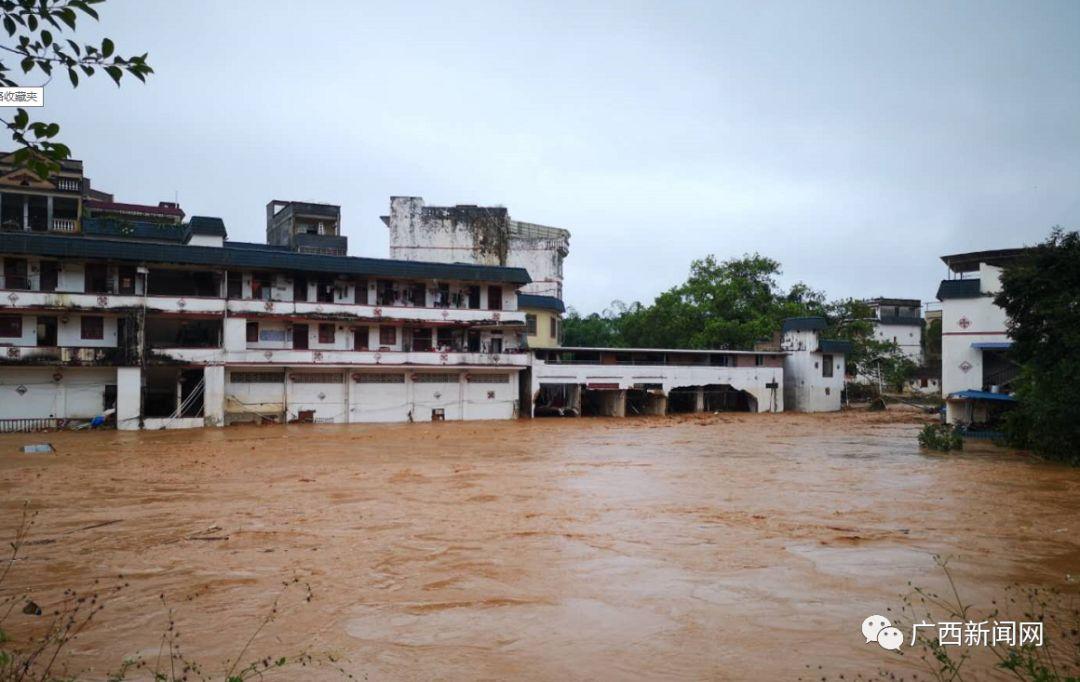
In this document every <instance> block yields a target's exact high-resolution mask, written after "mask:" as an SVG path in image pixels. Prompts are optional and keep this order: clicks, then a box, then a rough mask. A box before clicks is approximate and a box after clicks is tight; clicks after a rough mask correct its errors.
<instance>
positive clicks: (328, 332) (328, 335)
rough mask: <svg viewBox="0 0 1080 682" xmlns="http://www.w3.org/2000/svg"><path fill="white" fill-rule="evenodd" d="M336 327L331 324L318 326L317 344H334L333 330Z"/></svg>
mask: <svg viewBox="0 0 1080 682" xmlns="http://www.w3.org/2000/svg"><path fill="white" fill-rule="evenodd" d="M335 329H336V327H335V326H334V325H333V324H326V323H323V324H320V325H319V343H333V342H334V330H335Z"/></svg>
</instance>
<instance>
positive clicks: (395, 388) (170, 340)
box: [0, 205, 530, 429]
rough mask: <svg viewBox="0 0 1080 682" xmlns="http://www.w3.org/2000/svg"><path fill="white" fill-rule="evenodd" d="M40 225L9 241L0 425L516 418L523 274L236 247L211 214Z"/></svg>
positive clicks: (1, 251) (20, 229)
mask: <svg viewBox="0 0 1080 682" xmlns="http://www.w3.org/2000/svg"><path fill="white" fill-rule="evenodd" d="M126 206H129V207H130V206H134V205H126ZM143 208H154V207H143ZM79 215H82V214H81V213H79ZM33 224H34V223H25V222H24V223H17V224H16V223H12V224H10V225H9V226H8V228H7V229H4V230H0V259H2V261H3V265H4V275H3V279H2V280H0V424H5V423H8V424H10V423H15V422H17V421H18V420H34V419H39V420H45V421H53V422H59V421H62V420H67V419H91V418H93V417H95V416H99V415H103V414H114V415H115V418H116V422H117V426H118V427H119V428H121V429H136V428H179V427H194V426H203V425H207V426H216V425H222V424H227V423H233V422H266V421H273V422H286V421H311V422H327V423H329V422H333V423H344V422H366V421H409V420H412V421H428V420H432V419H434V420H439V419H505V418H510V417H513V416H514V415H515V414H516V413H517V409H518V406H517V401H518V392H519V391H518V373H519V372H520V371H521V370H522V369H523V368H524V367H526V366H527V365H528V355H527V354H526V353H525V352H524V348H525V314H524V313H523V312H521V311H520V310H518V305H517V295H518V294H517V290H518V289H519V288H520V287H522V286H524V285H526V284H528V283H529V281H530V280H529V276H528V274H527V273H526V272H525V271H524V270H523V269H521V268H513V267H500V266H484V265H471V264H453V263H423V262H403V261H393V260H387V259H370V258H356V257H348V256H341V255H325V254H321V253H305V252H302V251H300V250H299V248H298V247H302V245H300V244H295V243H294V244H292V245H284V244H282V245H270V244H253V243H243V242H232V241H230V240H228V237H227V234H226V231H225V226H224V224H223V223H222V222H221V220H219V219H216V218H205V217H198V216H195V217H192V218H191V219H190V220H189V221H188V222H180V221H176V222H170V221H160V220H159V221H145V220H139V219H137V216H135V215H128V216H126V217H122V218H121V217H117V216H113V217H104V216H103V215H99V216H98V217H93V218H91V217H83V218H81V219H80V220H79V222H78V223H76V225H75V227H74V229H70V230H69V229H67V228H66V227H65V229H64V230H62V231H52V232H49V231H39V230H36V229H31V227H28V226H32V225H33ZM334 236H338V235H334ZM342 239H343V238H342Z"/></svg>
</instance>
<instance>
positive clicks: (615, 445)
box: [0, 410, 1080, 680]
mask: <svg viewBox="0 0 1080 682" xmlns="http://www.w3.org/2000/svg"><path fill="white" fill-rule="evenodd" d="M924 419H926V418H925V417H921V416H919V415H918V414H916V413H914V412H910V411H909V412H897V411H894V410H890V412H888V413H877V414H872V413H866V412H862V413H855V412H846V413H843V414H829V415H797V414H763V415H708V416H687V417H683V418H640V419H624V420H615V419H565V420H536V421H532V422H492V423H475V422H473V423H443V424H424V425H420V424H417V425H388V426H289V427H267V428H258V427H237V428H227V429H217V430H211V429H208V430H202V431H185V432H178V431H176V432H160V431H159V432H152V433H121V432H115V431H107V432H96V433H59V434H55V433H54V434H46V435H40V434H39V435H25V434H24V435H11V434H8V435H4V436H0V490H2V492H3V496H2V503H3V510H4V514H3V520H2V524H0V532H2V533H3V537H4V539H5V542H6V539H7V538H8V537H10V534H11V533H12V532H13V530H14V528H15V526H16V524H17V519H18V516H19V509H20V507H21V504H22V501H23V500H29V501H30V504H31V506H32V508H33V509H34V510H36V511H37V512H38V515H37V520H36V523H35V525H34V527H33V532H32V535H31V537H30V540H31V544H30V545H28V546H27V547H25V548H24V552H23V558H22V559H21V560H19V561H17V562H16V563H15V565H14V567H13V569H12V571H11V573H10V575H9V577H8V579H7V581H6V584H4V585H3V586H2V587H0V589H2V590H3V592H4V593H5V594H11V593H13V592H18V591H22V590H29V591H30V593H31V594H32V596H33V599H34V600H36V601H37V602H38V603H39V604H41V605H42V606H43V607H45V608H46V609H49V608H50V607H55V606H56V605H57V604H59V603H60V600H61V597H62V592H63V590H64V589H65V588H72V589H75V590H79V591H84V592H85V591H88V590H92V589H93V587H94V580H95V579H98V580H101V581H102V583H101V584H106V583H108V584H112V582H115V580H116V576H118V575H123V576H124V578H123V579H124V581H126V582H127V583H129V585H128V587H127V588H125V589H123V590H122V591H120V592H119V593H117V594H116V596H114V597H111V598H110V599H109V601H108V603H107V608H106V609H105V610H104V611H103V612H102V613H101V614H100V616H99V620H97V622H96V623H95V624H94V625H93V627H91V628H90V629H89V630H88V631H86V632H85V634H84V635H83V636H82V637H80V638H79V639H78V640H77V641H76V642H75V643H74V645H73V646H72V648H71V651H70V657H69V659H68V670H69V671H70V672H72V673H76V674H78V675H80V676H81V677H85V678H88V679H99V678H101V677H103V676H104V674H105V672H106V671H107V670H109V669H111V668H115V667H116V666H117V665H118V664H119V662H120V661H121V660H122V659H123V658H125V657H128V656H134V655H139V654H141V655H144V656H149V657H150V658H151V660H152V659H153V657H154V655H155V653H156V652H157V649H158V645H159V642H160V637H161V634H162V633H163V632H164V631H165V628H166V621H167V612H166V609H165V607H163V606H162V604H161V601H160V598H159V595H164V596H165V598H166V601H167V602H168V603H169V605H170V606H171V607H172V608H173V610H174V613H175V619H176V622H177V624H178V628H179V630H180V632H181V633H182V639H181V641H182V643H183V650H184V652H185V654H187V655H188V656H190V657H193V658H195V659H198V660H199V661H201V662H202V663H203V665H204V667H205V668H207V669H208V670H209V671H215V670H220V669H221V665H222V661H224V660H225V659H227V658H229V657H231V656H236V654H237V653H238V652H239V651H240V649H241V648H242V647H243V644H244V642H245V641H246V640H247V638H248V637H249V635H250V634H251V632H252V631H253V630H254V629H255V627H256V626H257V625H258V623H259V622H260V620H261V619H262V618H263V617H264V616H265V615H266V614H267V613H268V612H269V609H270V608H271V604H272V603H273V601H274V598H275V596H277V595H278V594H279V593H280V584H281V582H282V581H283V580H288V579H291V578H293V577H297V578H299V579H300V580H301V582H302V583H303V582H306V583H308V584H310V586H311V590H312V594H313V598H312V600H311V601H310V602H306V601H305V600H304V599H303V596H304V593H303V591H300V590H295V589H291V590H289V591H287V592H286V593H285V594H284V596H282V597H281V602H280V613H279V617H278V618H277V620H275V621H274V622H273V623H271V624H270V625H268V626H267V627H266V629H265V630H264V631H263V632H262V634H260V636H259V638H258V639H257V640H256V641H255V643H254V644H253V645H252V648H251V649H250V650H249V652H248V656H247V657H249V658H251V657H255V656H260V655H264V654H266V655H280V654H289V653H293V652H296V651H300V650H302V649H308V650H311V651H313V652H331V653H332V654H334V655H335V656H338V657H340V658H341V661H342V665H343V666H344V667H345V668H347V669H348V670H349V671H351V672H353V673H354V674H356V675H357V677H362V676H363V675H367V676H368V677H369V679H373V680H375V679H432V678H440V679H511V678H513V679H593V680H596V679H629V678H640V679H658V678H668V679H702V678H710V679H795V678H796V677H798V676H800V675H806V674H807V672H808V669H807V666H810V668H809V671H812V672H813V673H814V674H813V675H810V677H811V678H812V679H816V677H820V676H821V675H822V674H828V675H829V676H830V679H836V677H837V676H838V675H839V674H845V675H847V678H848V679H850V677H851V676H852V675H851V674H852V673H857V672H861V673H863V674H864V675H865V674H868V673H869V674H872V673H875V672H876V671H877V670H878V669H879V668H881V667H883V666H885V667H890V668H898V667H899V668H903V667H904V666H907V665H910V664H911V661H910V659H912V658H913V657H911V656H909V657H907V659H905V658H903V657H899V656H897V655H896V654H890V653H888V652H885V651H884V650H882V649H881V648H880V647H877V646H876V645H874V644H865V643H864V641H863V639H862V638H861V636H860V632H859V628H860V624H861V623H862V620H863V619H864V618H865V617H866V616H868V615H871V614H873V613H879V612H884V611H885V610H886V609H888V608H891V609H892V610H893V611H894V612H895V610H896V609H897V608H899V607H900V606H901V601H900V595H901V594H903V593H904V592H906V591H907V590H908V587H907V586H908V581H912V582H914V583H915V584H922V585H926V586H928V587H937V586H940V585H941V584H942V582H943V576H942V574H941V571H940V570H939V569H938V568H937V567H936V566H935V564H934V561H933V559H932V555H933V554H935V553H938V554H945V555H953V556H954V557H955V558H954V559H953V560H952V563H951V566H952V567H953V569H954V571H955V574H956V576H957V579H958V581H959V582H960V584H961V586H962V587H963V589H964V590H965V591H966V593H967V594H966V596H967V597H968V599H969V600H970V601H975V602H979V601H988V600H990V599H992V598H994V597H995V595H998V594H999V593H1000V591H1001V590H1002V589H1003V588H1004V586H1005V585H1007V584H1009V583H1011V582H1013V581H1020V582H1022V583H1025V584H1032V585H1043V586H1045V585H1054V586H1058V587H1062V588H1064V589H1069V587H1070V583H1068V582H1067V579H1066V575H1067V574H1070V573H1071V574H1073V575H1078V574H1080V495H1078V493H1080V470H1075V469H1067V468H1062V467H1058V466H1053V465H1048V464H1043V463H1039V462H1037V461H1034V460H1032V459H1030V458H1027V457H1023V456H1020V455H1018V454H1015V453H1008V452H1003V451H998V450H994V449H990V448H987V449H984V450H981V451H977V452H966V453H965V454H962V455H953V456H940V455H928V454H923V453H920V451H919V449H918V447H917V445H916V441H915V435H916V432H917V431H918V429H919V426H920V424H921V423H922V421H923V420H924ZM40 441H49V442H52V443H53V445H54V446H55V447H56V449H57V454H55V455H42V454H36V455H24V454H21V453H19V452H17V450H18V447H19V446H21V445H22V444H24V443H29V442H40ZM1015 615H1016V616H1017V617H1019V616H1020V614H1015ZM11 618H13V619H15V620H12V621H10V622H9V623H8V624H7V625H6V626H5V628H6V629H7V630H8V631H9V632H15V633H16V634H17V633H18V632H19V631H20V628H22V627H29V625H28V622H29V621H30V620H32V619H33V618H34V617H33V616H26V615H22V614H21V613H16V614H15V615H13V616H12V617H11ZM19 619H22V623H20V620H19ZM819 665H820V666H822V669H821V670H818V668H817V667H818V666H819ZM281 678H284V679H337V675H336V673H334V672H333V670H332V668H330V667H326V666H318V667H315V668H314V669H303V670H302V671H300V672H297V671H295V670H294V671H290V672H286V673H284V674H283V675H281V676H280V677H279V679H281Z"/></svg>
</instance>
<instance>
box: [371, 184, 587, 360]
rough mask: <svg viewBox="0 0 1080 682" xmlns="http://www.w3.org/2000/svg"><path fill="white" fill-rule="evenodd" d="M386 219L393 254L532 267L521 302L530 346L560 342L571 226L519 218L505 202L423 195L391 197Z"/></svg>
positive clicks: (413, 258) (418, 257) (450, 260)
mask: <svg viewBox="0 0 1080 682" xmlns="http://www.w3.org/2000/svg"><path fill="white" fill-rule="evenodd" d="M382 220H383V223H384V224H386V226H387V228H388V229H389V231H390V257H391V258H396V259H402V260H422V261H429V262H438V263H475V264H478V265H499V266H507V267H517V268H523V269H524V270H526V271H527V272H528V273H529V276H530V277H531V278H532V282H530V283H529V284H527V285H525V286H524V287H522V289H521V293H522V294H524V295H525V296H524V297H523V299H522V300H521V301H519V305H520V309H521V310H522V311H523V312H525V313H526V315H528V316H530V318H529V319H530V322H529V325H530V332H529V334H528V337H529V346H530V347H531V348H548V347H551V346H556V345H559V340H560V338H561V336H560V334H561V331H560V325H561V321H562V315H563V313H564V312H565V310H566V309H565V306H564V305H563V260H564V259H565V258H566V256H567V255H568V254H569V253H570V232H569V231H568V230H564V229H562V228H558V227H548V226H546V225H537V224H535V223H526V222H522V221H519V220H513V219H511V218H510V212H509V211H508V210H507V209H506V208H503V207H501V206H488V207H484V206H473V205H458V206H425V205H424V200H423V199H422V198H421V197H391V198H390V215H387V216H383V217H382ZM532 320H535V330H536V331H535V333H534V332H533V331H531V330H532V329H533V324H532Z"/></svg>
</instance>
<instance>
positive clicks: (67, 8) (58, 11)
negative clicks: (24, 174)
mask: <svg viewBox="0 0 1080 682" xmlns="http://www.w3.org/2000/svg"><path fill="white" fill-rule="evenodd" d="M104 1H105V0H0V22H2V23H3V25H4V31H5V32H6V33H7V37H8V40H9V44H7V45H0V51H2V52H4V53H8V54H11V55H14V58H15V59H17V60H18V63H19V68H20V69H21V70H22V74H23V77H24V78H32V77H33V76H35V75H40V76H41V77H43V78H44V79H45V82H46V83H48V82H49V81H50V80H51V79H52V76H53V71H54V70H55V71H57V72H61V73H63V72H65V71H66V72H67V77H68V80H69V81H70V82H71V85H72V87H78V86H79V80H80V78H89V77H91V76H93V75H94V74H96V73H97V72H98V71H99V70H100V71H103V72H104V73H105V74H107V75H108V76H109V78H111V79H112V80H113V82H115V83H116V85H117V86H119V85H120V80H121V79H122V78H123V76H124V74H125V73H127V74H129V75H131V76H134V77H135V78H137V79H139V80H140V81H145V80H146V77H147V76H148V75H150V74H151V73H153V72H154V70H153V69H152V68H150V65H149V64H147V63H146V56H147V55H146V54H142V55H135V56H131V57H121V56H119V55H117V54H116V46H115V44H114V43H113V41H112V40H111V39H109V38H104V39H102V41H101V44H100V45H89V44H83V45H80V44H79V43H77V42H75V41H74V40H71V39H70V38H66V37H65V36H64V34H65V32H67V31H71V32H72V33H74V31H75V27H76V23H77V21H78V19H79V15H80V14H82V15H85V16H88V17H91V18H93V19H97V18H98V13H97V10H95V9H94V7H93V6H94V5H100V4H101V3H103V2H104ZM8 59H11V58H10V57H9V58H8ZM10 74H11V68H10V67H9V66H8V64H7V63H6V62H5V61H4V60H3V59H0V86H4V87H22V86H24V85H25V84H20V83H17V82H16V81H15V80H14V79H13V77H12V76H11V75H10ZM0 121H2V122H3V123H4V124H5V125H6V126H7V128H8V130H10V131H11V138H12V140H14V142H15V144H16V145H17V149H16V150H15V163H16V165H18V166H22V167H25V168H28V169H30V170H31V171H33V172H34V173H35V174H37V175H38V176H39V177H41V178H46V177H48V176H49V175H50V174H51V173H54V172H56V171H57V170H59V169H60V162H61V161H63V160H65V159H67V158H70V156H71V150H70V149H69V148H68V146H67V145H65V144H62V143H60V142H58V141H56V138H57V135H58V134H59V133H60V126H59V125H58V124H56V123H44V122H41V121H32V120H31V119H30V115H29V114H28V113H27V111H26V109H21V108H20V109H17V110H16V111H15V114H14V115H13V116H11V118H10V119H0Z"/></svg>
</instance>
